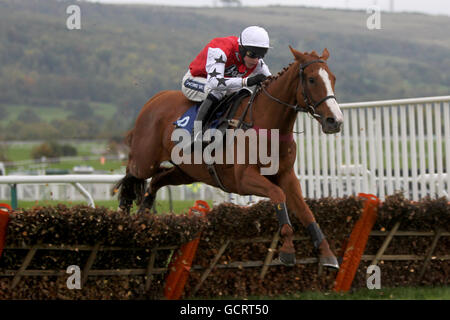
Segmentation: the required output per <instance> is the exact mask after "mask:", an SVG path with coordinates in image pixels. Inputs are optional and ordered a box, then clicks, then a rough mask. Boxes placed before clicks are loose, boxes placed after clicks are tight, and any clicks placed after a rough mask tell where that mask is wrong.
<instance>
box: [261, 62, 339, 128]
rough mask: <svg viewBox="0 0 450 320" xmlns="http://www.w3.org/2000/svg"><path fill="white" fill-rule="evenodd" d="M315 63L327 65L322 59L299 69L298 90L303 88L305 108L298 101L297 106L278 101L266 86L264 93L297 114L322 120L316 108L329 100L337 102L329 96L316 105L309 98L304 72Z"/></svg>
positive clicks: (305, 64)
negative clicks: (306, 114)
mask: <svg viewBox="0 0 450 320" xmlns="http://www.w3.org/2000/svg"><path fill="white" fill-rule="evenodd" d="M313 63H326V61H325V60H322V59H316V60H312V61H308V62H306V63H304V64H301V65H300V68H299V78H300V79H299V82H298V87H297V91H298V89H299V88H300V87H301V88H302V95H303V100H304V103H305V106H300V105H299V104H298V101H297V103H296V104H295V105H294V104H289V103H286V102H283V101H281V100H280V99H277V98H275V97H274V96H272V95H270V93H269V92H267V90H266V88H265V87H264V86H261V88H262V90H263V92H264V93H265V94H266V95H267V96H268V97H269V98H271V99H272V100H274V101H276V102H278V103H280V104H282V105H284V106H286V107H289V108H291V109H293V110H294V111H295V112H307V113H309V114H311V115H312V116H313V117H314V118H316V119H320V118H321V116H320V115H319V114H317V113H316V108H317V107H318V106H319V105H320V104H321V103H323V102H325V101H327V100H328V99H335V100H336V97H335V96H334V95H329V96H326V97H324V98H322V99H320V100H319V101H317V102H316V103H314V102H313V101H312V99H310V98H309V96H308V95H307V94H306V90H305V86H304V85H303V83H304V71H305V69H306V67H308V66H309V65H311V64H313Z"/></svg>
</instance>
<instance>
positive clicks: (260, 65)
mask: <svg viewBox="0 0 450 320" xmlns="http://www.w3.org/2000/svg"><path fill="white" fill-rule="evenodd" d="M269 48H270V46H269V35H268V34H267V32H266V30H264V29H263V28H261V27H257V26H251V27H248V28H245V29H244V30H243V31H242V32H241V34H240V36H239V37H235V36H230V37H225V38H215V39H213V40H211V41H210V42H209V43H208V44H207V45H206V47H205V48H203V50H202V51H201V52H200V53H199V54H198V55H197V57H196V58H195V59H194V60H193V61H192V62H191V64H190V65H189V70H188V72H186V74H185V75H184V77H183V81H182V84H181V91H182V92H183V93H184V95H185V96H186V97H187V98H188V99H189V100H191V101H196V102H200V101H203V102H202V104H201V105H200V108H199V110H198V114H197V117H196V119H195V121H203V120H204V119H205V117H206V115H207V114H208V111H209V110H210V109H211V107H212V106H214V105H215V104H217V103H218V102H219V100H220V99H222V98H223V97H224V96H225V95H227V94H230V93H233V92H235V91H239V90H240V89H241V88H244V87H252V86H254V85H256V84H259V83H261V82H262V81H264V80H265V79H266V77H268V76H270V75H271V73H270V71H269V68H268V67H267V65H266V64H265V63H264V61H263V59H262V58H263V57H264V55H265V54H266V53H267V50H268V49H269ZM250 75H251V77H249V76H250Z"/></svg>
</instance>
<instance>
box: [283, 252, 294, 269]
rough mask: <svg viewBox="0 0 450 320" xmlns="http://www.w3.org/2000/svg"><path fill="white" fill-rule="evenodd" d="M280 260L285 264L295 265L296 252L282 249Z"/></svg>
mask: <svg viewBox="0 0 450 320" xmlns="http://www.w3.org/2000/svg"><path fill="white" fill-rule="evenodd" d="M279 260H280V262H281V263H282V264H284V265H285V266H289V267H292V266H295V253H286V252H281V251H280V254H279Z"/></svg>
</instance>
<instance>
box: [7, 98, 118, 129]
mask: <svg viewBox="0 0 450 320" xmlns="http://www.w3.org/2000/svg"><path fill="white" fill-rule="evenodd" d="M61 102H62V103H64V100H63V101H61ZM74 102H76V101H74ZM89 105H90V106H91V107H92V111H93V112H94V114H95V115H97V116H100V117H102V118H105V119H106V118H109V117H111V116H112V115H113V114H114V113H115V112H116V109H117V107H116V106H115V105H113V104H110V103H103V102H90V103H89ZM4 108H5V111H6V113H7V116H6V117H3V118H1V119H0V124H2V125H6V124H8V123H9V122H12V121H15V120H17V117H18V116H19V115H20V114H21V113H22V112H24V111H25V110H33V111H35V112H36V114H37V115H38V116H39V117H40V118H41V120H42V121H44V122H52V121H53V120H56V119H65V118H67V116H69V115H70V114H71V113H72V110H68V109H66V108H64V107H63V106H32V105H23V104H18V105H16V104H10V105H6V106H5V107H4Z"/></svg>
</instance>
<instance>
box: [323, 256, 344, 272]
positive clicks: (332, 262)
mask: <svg viewBox="0 0 450 320" xmlns="http://www.w3.org/2000/svg"><path fill="white" fill-rule="evenodd" d="M319 264H320V265H321V266H322V267H325V268H331V269H335V270H339V263H338V261H337V259H336V257H334V256H331V257H320V258H319Z"/></svg>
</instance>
